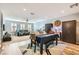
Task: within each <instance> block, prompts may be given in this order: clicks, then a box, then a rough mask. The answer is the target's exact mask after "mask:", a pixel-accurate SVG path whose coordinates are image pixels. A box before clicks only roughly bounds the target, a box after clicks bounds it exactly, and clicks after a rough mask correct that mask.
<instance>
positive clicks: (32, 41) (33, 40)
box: [30, 34, 36, 52]
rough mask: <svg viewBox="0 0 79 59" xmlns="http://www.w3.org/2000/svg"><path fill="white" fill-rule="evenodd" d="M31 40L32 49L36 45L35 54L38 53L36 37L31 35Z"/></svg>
mask: <svg viewBox="0 0 79 59" xmlns="http://www.w3.org/2000/svg"><path fill="white" fill-rule="evenodd" d="M30 39H31V48H32V47H33V44H34V52H36V35H35V34H30Z"/></svg>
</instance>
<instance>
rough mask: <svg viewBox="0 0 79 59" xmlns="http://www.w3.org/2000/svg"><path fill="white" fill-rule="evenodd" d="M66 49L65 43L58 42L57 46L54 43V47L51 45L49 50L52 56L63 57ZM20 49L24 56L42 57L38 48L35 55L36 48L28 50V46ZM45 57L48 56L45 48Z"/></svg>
mask: <svg viewBox="0 0 79 59" xmlns="http://www.w3.org/2000/svg"><path fill="white" fill-rule="evenodd" d="M44 47H45V46H44ZM64 47H66V45H65V43H63V42H58V45H57V46H56V45H55V43H54V45H53V44H52V45H50V46H49V48H48V49H49V50H50V52H52V53H53V54H52V55H62V51H63V49H64ZM19 49H20V50H21V52H22V54H23V55H40V48H39V47H38V46H37V48H36V53H34V47H32V48H28V45H24V46H20V47H19ZM59 49H61V50H59ZM43 55H47V53H46V52H45V48H43Z"/></svg>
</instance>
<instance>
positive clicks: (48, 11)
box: [0, 3, 79, 20]
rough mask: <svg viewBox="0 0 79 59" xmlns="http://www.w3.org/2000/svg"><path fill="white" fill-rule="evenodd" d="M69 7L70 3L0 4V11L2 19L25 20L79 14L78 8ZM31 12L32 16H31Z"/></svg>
mask: <svg viewBox="0 0 79 59" xmlns="http://www.w3.org/2000/svg"><path fill="white" fill-rule="evenodd" d="M70 5H72V3H0V9H1V10H2V11H3V15H4V17H8V18H13V19H19V20H25V19H26V18H27V17H28V18H29V19H37V18H55V17H61V16H65V15H68V14H72V13H76V12H79V6H78V7H73V8H70V7H69V6H70ZM24 9H26V11H24ZM31 12H32V13H34V15H31V14H30V13H31Z"/></svg>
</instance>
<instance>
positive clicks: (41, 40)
mask: <svg viewBox="0 0 79 59" xmlns="http://www.w3.org/2000/svg"><path fill="white" fill-rule="evenodd" d="M58 38H59V35H58V34H43V35H37V36H36V41H37V43H38V44H40V54H41V55H42V54H43V45H44V44H46V43H49V42H51V41H56V45H57V44H58Z"/></svg>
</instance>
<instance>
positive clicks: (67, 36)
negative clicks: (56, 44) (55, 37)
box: [62, 20, 76, 43]
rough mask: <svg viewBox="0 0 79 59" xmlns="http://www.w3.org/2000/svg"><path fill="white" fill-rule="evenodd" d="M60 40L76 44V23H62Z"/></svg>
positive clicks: (73, 21)
mask: <svg viewBox="0 0 79 59" xmlns="http://www.w3.org/2000/svg"><path fill="white" fill-rule="evenodd" d="M62 40H63V41H65V42H68V43H76V21H75V20H72V21H64V22H62Z"/></svg>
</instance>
